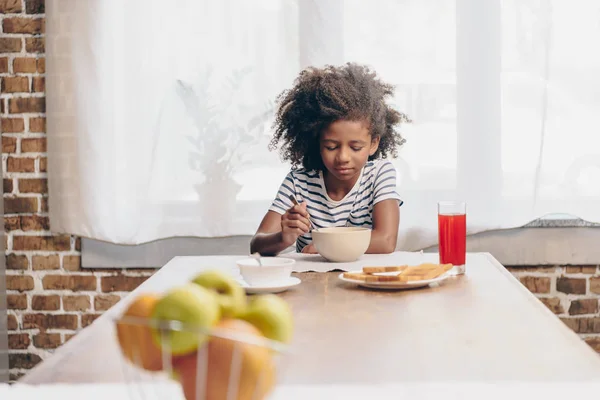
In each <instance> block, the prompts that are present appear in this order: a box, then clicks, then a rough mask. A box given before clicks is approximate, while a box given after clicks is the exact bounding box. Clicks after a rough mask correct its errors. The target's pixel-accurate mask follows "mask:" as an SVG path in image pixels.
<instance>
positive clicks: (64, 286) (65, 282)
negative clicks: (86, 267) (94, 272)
mask: <svg viewBox="0 0 600 400" xmlns="http://www.w3.org/2000/svg"><path fill="white" fill-rule="evenodd" d="M42 284H43V285H44V289H50V290H71V291H73V292H78V291H81V290H96V277H95V276H90V275H46V276H45V277H44V278H42Z"/></svg>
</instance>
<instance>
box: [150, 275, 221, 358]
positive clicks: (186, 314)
mask: <svg viewBox="0 0 600 400" xmlns="http://www.w3.org/2000/svg"><path fill="white" fill-rule="evenodd" d="M220 316H221V312H220V308H219V303H218V301H217V298H216V296H215V295H214V294H213V292H211V291H210V290H208V289H205V288H203V287H201V286H198V285H195V284H193V283H188V284H185V285H182V286H179V287H176V288H174V289H171V290H170V291H168V292H167V293H165V295H164V296H163V297H162V298H161V299H160V300H159V301H158V302H157V303H156V305H155V307H154V311H153V313H152V318H153V319H156V320H159V321H180V322H183V323H184V324H186V327H187V326H188V325H189V326H190V327H192V329H184V330H181V331H177V330H168V331H164V332H163V333H162V334H161V331H160V330H158V329H153V331H152V335H153V337H154V341H155V342H156V343H157V344H158V345H159V346H161V347H162V343H163V339H165V340H167V341H168V344H169V349H170V350H171V353H172V354H173V355H176V356H177V355H182V354H187V353H191V352H193V351H195V350H196V349H197V348H198V347H200V346H201V345H202V344H204V342H206V341H207V340H208V336H207V335H206V334H203V333H198V331H200V332H202V331H206V330H208V329H210V328H212V327H213V326H214V325H215V324H216V323H217V322H218V321H219V318H220ZM195 328H197V329H198V330H195Z"/></svg>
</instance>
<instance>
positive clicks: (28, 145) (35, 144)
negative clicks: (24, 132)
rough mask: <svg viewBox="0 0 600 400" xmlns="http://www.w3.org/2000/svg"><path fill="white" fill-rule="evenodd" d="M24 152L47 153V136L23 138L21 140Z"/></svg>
mask: <svg viewBox="0 0 600 400" xmlns="http://www.w3.org/2000/svg"><path fill="white" fill-rule="evenodd" d="M21 152H22V153H45V152H46V138H35V139H23V140H21Z"/></svg>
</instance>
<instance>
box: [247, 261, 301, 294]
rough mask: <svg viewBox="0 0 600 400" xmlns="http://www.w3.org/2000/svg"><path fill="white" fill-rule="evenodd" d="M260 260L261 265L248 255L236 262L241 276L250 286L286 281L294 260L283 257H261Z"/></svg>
mask: <svg viewBox="0 0 600 400" xmlns="http://www.w3.org/2000/svg"><path fill="white" fill-rule="evenodd" d="M260 261H261V264H262V265H259V264H258V260H256V259H255V258H253V257H248V258H243V259H241V260H238V261H237V262H236V263H237V266H238V267H239V269H240V274H241V275H242V278H244V281H246V283H247V284H248V285H250V286H256V287H264V286H269V285H277V284H283V283H285V282H287V281H288V280H289V279H290V276H291V275H292V266H293V264H294V263H295V262H296V260H294V259H291V258H284V257H261V258H260Z"/></svg>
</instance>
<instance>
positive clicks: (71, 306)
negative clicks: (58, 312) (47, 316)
mask: <svg viewBox="0 0 600 400" xmlns="http://www.w3.org/2000/svg"><path fill="white" fill-rule="evenodd" d="M90 308H92V304H91V302H90V296H87V295H80V296H63V309H64V310H65V311H87V310H89V309H90Z"/></svg>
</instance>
